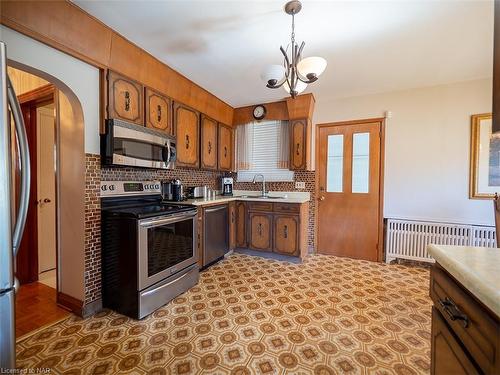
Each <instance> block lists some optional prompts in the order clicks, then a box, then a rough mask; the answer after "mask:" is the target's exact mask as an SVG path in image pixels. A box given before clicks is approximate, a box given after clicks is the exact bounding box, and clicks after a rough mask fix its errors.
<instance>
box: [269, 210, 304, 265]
mask: <svg viewBox="0 0 500 375" xmlns="http://www.w3.org/2000/svg"><path fill="white" fill-rule="evenodd" d="M299 245H300V242H299V216H288V215H286V216H285V215H275V216H274V251H275V252H276V253H280V254H285V255H291V256H297V255H299V252H300V248H299Z"/></svg>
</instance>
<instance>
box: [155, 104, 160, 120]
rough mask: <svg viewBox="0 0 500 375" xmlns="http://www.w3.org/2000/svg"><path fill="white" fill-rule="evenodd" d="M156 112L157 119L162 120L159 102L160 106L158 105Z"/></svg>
mask: <svg viewBox="0 0 500 375" xmlns="http://www.w3.org/2000/svg"><path fill="white" fill-rule="evenodd" d="M156 114H157V120H158V122H160V121H161V105H159V104H158V107H156Z"/></svg>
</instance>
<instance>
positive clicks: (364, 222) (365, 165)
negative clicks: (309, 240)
mask: <svg viewBox="0 0 500 375" xmlns="http://www.w3.org/2000/svg"><path fill="white" fill-rule="evenodd" d="M318 129H319V130H318V133H317V135H318V139H317V145H318V147H319V150H318V171H319V187H318V200H319V202H318V252H319V253H321V254H328V255H336V256H345V257H350V258H357V259H365V260H371V261H377V260H381V259H380V258H381V257H380V250H379V249H380V246H379V242H380V241H379V236H380V229H381V225H382V223H381V212H380V210H381V170H382V168H381V130H382V120H368V121H366V120H364V121H350V122H347V123H333V124H322V125H318Z"/></svg>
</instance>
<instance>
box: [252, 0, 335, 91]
mask: <svg viewBox="0 0 500 375" xmlns="http://www.w3.org/2000/svg"><path fill="white" fill-rule="evenodd" d="M301 9H302V4H301V3H300V1H298V0H292V1H289V2H288V3H286V4H285V13H287V14H289V15H291V16H292V35H291V42H290V44H288V46H287V47H286V50H285V49H284V48H283V47H280V51H281V53H282V54H283V56H284V61H283V65H269V66H267V67H266V68H265V69H264V71H263V72H262V74H261V78H262V79H263V80H264V81H265V82H266V83H267V85H266V86H267V87H268V88H270V89H277V88H279V87H283V88H284V89H285V91H286V92H287V93H289V94H290V95H291V97H292V98H295V97H296V96H297V95H298V94H300V93H301V92H302V91H304V90H305V89H306V87H307V85H308V84H309V83H313V82H315V81H317V80H318V77H319V76H320V74H321V73H323V72H324V71H325V69H326V60H325V59H324V58H322V57H307V58H305V59H303V60H302V50H303V49H304V46H305V43H304V42H302V43H301V45H300V48H299V45H298V44H297V43H295V15H296V14H297V13H299V12H300V10H301ZM289 50H290V51H289ZM288 52H290V56H289V55H288Z"/></svg>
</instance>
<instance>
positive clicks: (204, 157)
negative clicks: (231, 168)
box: [200, 115, 217, 170]
mask: <svg viewBox="0 0 500 375" xmlns="http://www.w3.org/2000/svg"><path fill="white" fill-rule="evenodd" d="M200 128H201V168H204V169H214V170H215V169H217V121H215V120H212V119H211V118H210V117H208V116H205V115H201V126H200Z"/></svg>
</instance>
